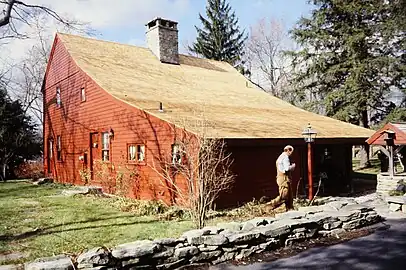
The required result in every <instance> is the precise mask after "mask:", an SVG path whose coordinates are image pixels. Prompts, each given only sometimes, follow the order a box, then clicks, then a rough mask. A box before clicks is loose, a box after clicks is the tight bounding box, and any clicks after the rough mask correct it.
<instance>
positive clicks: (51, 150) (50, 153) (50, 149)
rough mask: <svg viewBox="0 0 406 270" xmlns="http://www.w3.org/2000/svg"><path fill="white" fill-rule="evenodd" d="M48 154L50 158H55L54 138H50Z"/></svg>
mask: <svg viewBox="0 0 406 270" xmlns="http://www.w3.org/2000/svg"><path fill="white" fill-rule="evenodd" d="M48 143H49V144H48V156H49V158H50V159H51V158H53V157H54V153H53V148H54V141H53V140H52V138H50V139H49V140H48Z"/></svg>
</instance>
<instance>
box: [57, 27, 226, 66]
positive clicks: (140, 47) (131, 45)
mask: <svg viewBox="0 0 406 270" xmlns="http://www.w3.org/2000/svg"><path fill="white" fill-rule="evenodd" d="M56 33H57V35H60V36H71V37H78V38H82V39H89V40H93V41H98V42H104V43H111V44H117V45H121V46H129V47H136V48H139V49H144V50H150V49H149V48H148V47H143V46H138V45H134V44H128V43H121V42H118V41H112V40H105V39H99V38H96V37H92V36H83V35H79V34H71V33H63V32H59V31H58V32H56ZM178 55H181V56H184V57H189V58H195V59H200V60H206V61H210V62H217V63H222V64H229V65H230V63H228V62H226V61H220V60H214V59H208V58H203V57H198V56H194V55H189V54H183V53H178Z"/></svg>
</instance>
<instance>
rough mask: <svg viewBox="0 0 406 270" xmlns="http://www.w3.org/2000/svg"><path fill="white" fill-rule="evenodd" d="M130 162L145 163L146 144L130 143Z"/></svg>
mask: <svg viewBox="0 0 406 270" xmlns="http://www.w3.org/2000/svg"><path fill="white" fill-rule="evenodd" d="M127 160H128V162H131V163H134V162H139V163H142V162H145V144H139V143H129V144H127Z"/></svg>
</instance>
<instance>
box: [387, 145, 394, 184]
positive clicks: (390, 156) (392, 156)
mask: <svg viewBox="0 0 406 270" xmlns="http://www.w3.org/2000/svg"><path fill="white" fill-rule="evenodd" d="M388 148H389V175H390V176H391V177H393V175H394V174H395V168H394V164H393V158H394V155H393V146H391V145H390V146H388Z"/></svg>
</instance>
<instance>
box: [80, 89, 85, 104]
mask: <svg viewBox="0 0 406 270" xmlns="http://www.w3.org/2000/svg"><path fill="white" fill-rule="evenodd" d="M80 100H81V101H82V102H83V101H86V90H85V88H84V87H82V88H80Z"/></svg>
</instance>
